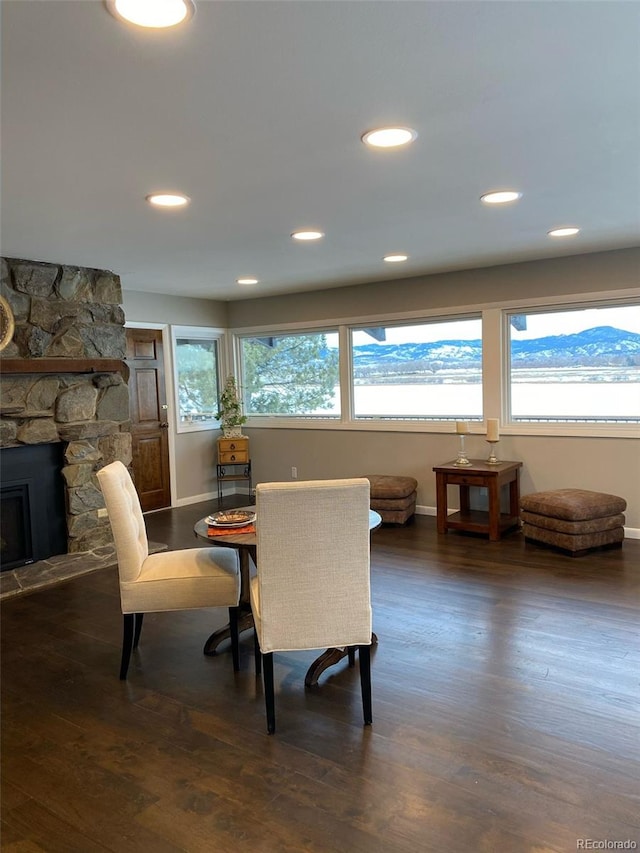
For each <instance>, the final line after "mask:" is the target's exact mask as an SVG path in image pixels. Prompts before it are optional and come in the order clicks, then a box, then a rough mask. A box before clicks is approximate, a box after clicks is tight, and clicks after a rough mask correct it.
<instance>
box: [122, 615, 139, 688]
mask: <svg viewBox="0 0 640 853" xmlns="http://www.w3.org/2000/svg"><path fill="white" fill-rule="evenodd" d="M123 615H124V622H123V626H122V658H121V659H120V680H121V681H124V680H125V679H126V677H127V670H128V669H129V660H130V659H131V649H132V648H133V634H134V625H135V621H136V616H135V613H125V614H123Z"/></svg>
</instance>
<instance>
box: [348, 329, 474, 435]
mask: <svg viewBox="0 0 640 853" xmlns="http://www.w3.org/2000/svg"><path fill="white" fill-rule="evenodd" d="M351 364H352V383H353V414H354V417H355V418H356V419H369V420H372V419H375V420H380V419H383V420H384V419H387V420H389V419H396V420H417V419H420V420H425V419H426V420H480V419H481V418H482V320H481V318H480V317H472V318H465V319H456V320H437V321H433V322H426V323H415V324H412V325H394V326H378V327H375V328H371V327H367V328H354V329H352V330H351Z"/></svg>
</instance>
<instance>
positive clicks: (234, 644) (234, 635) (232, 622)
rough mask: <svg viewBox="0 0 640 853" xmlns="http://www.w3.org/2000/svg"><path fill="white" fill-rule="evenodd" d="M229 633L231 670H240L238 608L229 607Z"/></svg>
mask: <svg viewBox="0 0 640 853" xmlns="http://www.w3.org/2000/svg"><path fill="white" fill-rule="evenodd" d="M229 634H230V636H231V656H232V658H233V671H234V672H238V671H239V670H240V649H239V645H238V608H237V607H230V608H229Z"/></svg>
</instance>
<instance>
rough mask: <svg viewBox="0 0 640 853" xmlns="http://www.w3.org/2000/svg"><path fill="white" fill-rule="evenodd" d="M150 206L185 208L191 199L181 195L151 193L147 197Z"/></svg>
mask: <svg viewBox="0 0 640 853" xmlns="http://www.w3.org/2000/svg"><path fill="white" fill-rule="evenodd" d="M146 200H147V201H148V202H149V204H153V205H155V206H156V207H184V206H185V205H186V204H189V201H190V199H189V197H188V196H186V195H182V194H181V193H151V195H148V196H146Z"/></svg>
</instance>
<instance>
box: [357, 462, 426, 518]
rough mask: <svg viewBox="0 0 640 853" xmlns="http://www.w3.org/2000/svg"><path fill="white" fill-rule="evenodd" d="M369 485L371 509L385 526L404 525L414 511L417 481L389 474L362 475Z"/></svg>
mask: <svg viewBox="0 0 640 853" xmlns="http://www.w3.org/2000/svg"><path fill="white" fill-rule="evenodd" d="M363 476H365V477H366V478H367V480H368V481H369V482H370V483H371V504H370V506H371V509H375V511H376V512H379V513H380V515H381V517H382V520H383V521H384V522H385V523H387V524H406V522H407V521H408V520H409V519H410V518H411V517H412V516H413V515H414V513H415V511H416V497H417V496H418V481H417V480H416V479H414V478H413V477H394V476H392V475H390V474H364V475H363Z"/></svg>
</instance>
